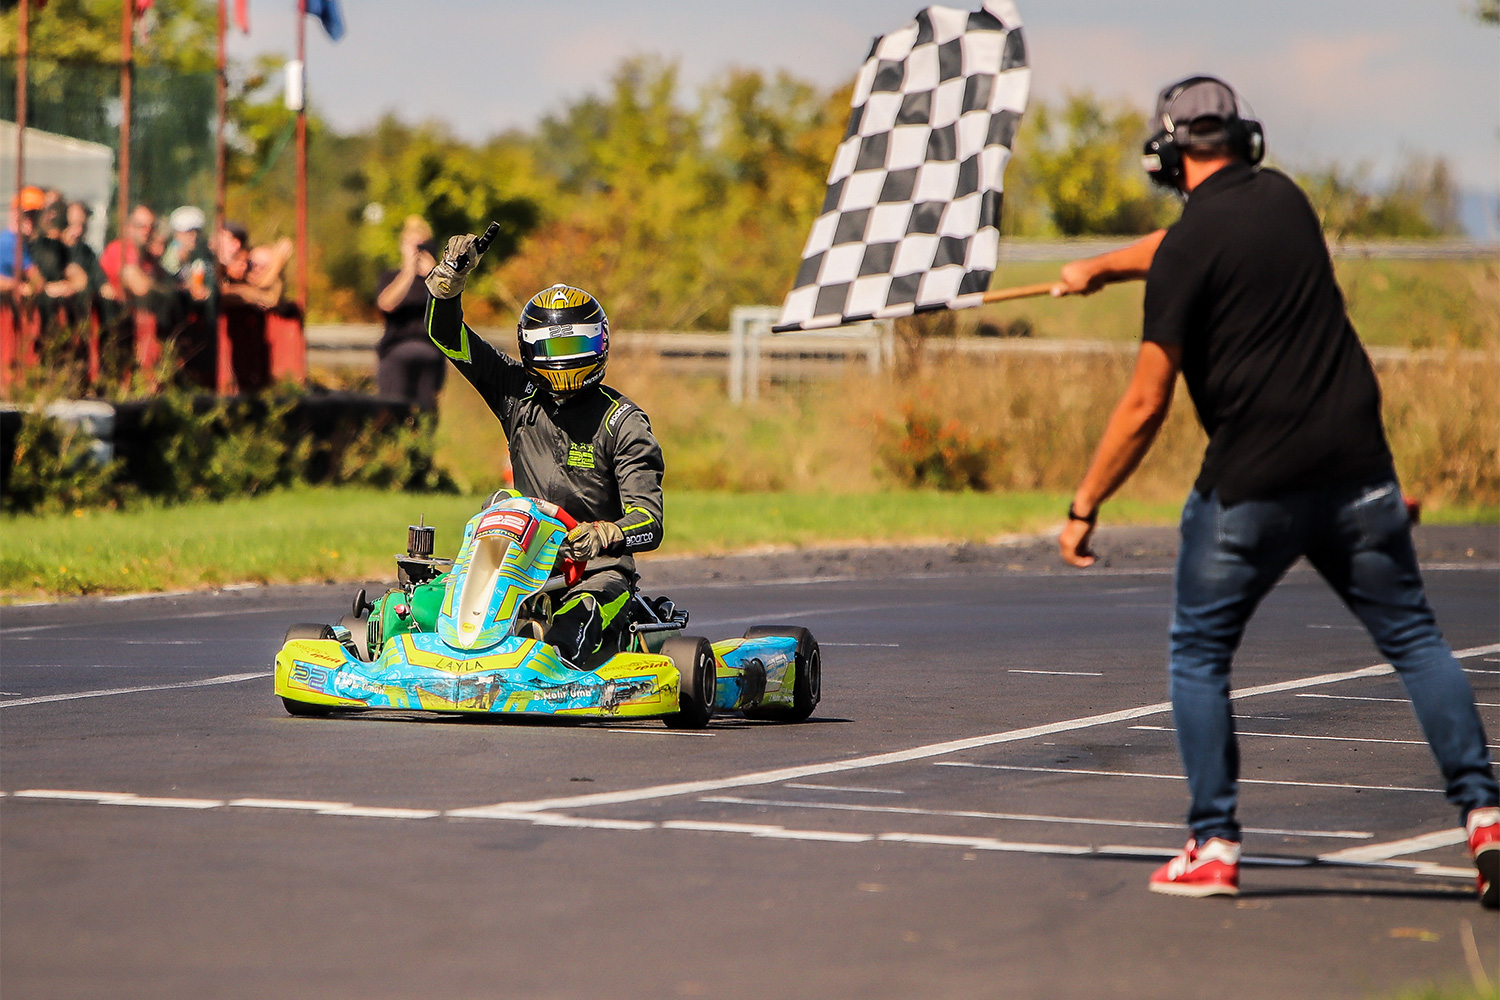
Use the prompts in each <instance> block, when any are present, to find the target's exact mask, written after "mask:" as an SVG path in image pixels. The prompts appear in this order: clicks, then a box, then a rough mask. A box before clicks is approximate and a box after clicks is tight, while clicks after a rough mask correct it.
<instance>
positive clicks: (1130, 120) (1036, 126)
mask: <svg viewBox="0 0 1500 1000" xmlns="http://www.w3.org/2000/svg"><path fill="white" fill-rule="evenodd" d="M1146 132H1147V129H1146V118H1145V116H1144V115H1143V114H1141V113H1140V112H1139V111H1137V110H1136V109H1134V108H1132V107H1130V106H1129V105H1125V104H1114V105H1111V104H1107V103H1104V102H1102V101H1100V100H1098V99H1097V98H1095V97H1094V96H1093V95H1092V94H1088V93H1083V94H1070V95H1068V96H1067V97H1066V98H1065V99H1064V101H1063V104H1062V106H1061V107H1060V108H1057V107H1054V106H1052V105H1050V104H1048V103H1047V102H1045V101H1033V102H1032V104H1031V107H1030V108H1029V109H1028V110H1027V113H1026V119H1025V124H1023V125H1022V128H1021V135H1020V136H1019V138H1018V139H1017V142H1016V149H1017V155H1016V159H1017V161H1018V165H1019V166H1020V170H1019V171H1018V172H1019V173H1020V174H1021V175H1022V178H1023V183H1022V185H1021V190H1020V191H1016V192H1015V193H1016V194H1023V193H1024V194H1025V195H1027V196H1028V197H1029V198H1031V199H1035V201H1036V202H1037V203H1045V205H1046V210H1047V215H1048V216H1049V218H1050V222H1051V224H1052V226H1053V227H1055V229H1056V231H1057V232H1058V233H1061V234H1062V235H1064V236H1086V235H1109V236H1114V235H1121V236H1131V235H1137V234H1140V233H1146V232H1150V231H1151V230H1153V229H1156V228H1158V227H1160V226H1162V225H1164V224H1166V223H1167V222H1169V221H1170V220H1171V219H1172V218H1173V217H1174V216H1175V214H1176V212H1175V207H1174V206H1173V204H1172V201H1171V198H1170V196H1167V195H1164V194H1161V193H1159V192H1157V191H1154V190H1152V188H1151V185H1150V181H1149V180H1147V178H1146V175H1145V174H1144V172H1142V170H1141V169H1140V143H1141V140H1142V138H1143V137H1144V136H1145V135H1146ZM1032 224H1033V225H1034V224H1035V223H1034V221H1033V223H1032Z"/></svg>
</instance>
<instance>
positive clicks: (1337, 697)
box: [1297, 694, 1500, 708]
mask: <svg viewBox="0 0 1500 1000" xmlns="http://www.w3.org/2000/svg"><path fill="white" fill-rule="evenodd" d="M1297 697H1298V698H1327V699H1328V700H1329V701H1390V702H1395V703H1396V704H1398V705H1409V704H1411V699H1410V698H1371V697H1369V696H1367V695H1358V694H1299V695H1298V696H1297ZM1474 707H1475V708H1500V703H1492V702H1487V701H1476V702H1475V703H1474Z"/></svg>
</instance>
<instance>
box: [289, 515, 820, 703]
mask: <svg viewBox="0 0 1500 1000" xmlns="http://www.w3.org/2000/svg"><path fill="white" fill-rule="evenodd" d="M575 524H576V522H575V521H574V520H573V518H572V517H570V516H569V515H568V514H567V512H566V511H564V510H562V509H561V508H559V507H558V506H556V505H555V504H551V503H548V502H547V501H545V500H535V499H531V498H528V497H517V496H512V497H507V498H504V499H498V500H496V501H494V502H492V503H491V504H489V505H488V506H486V507H485V509H484V510H482V511H480V512H479V513H478V514H476V515H474V517H472V518H471V519H470V520H469V523H468V525H467V526H466V527H465V528H464V539H463V544H462V546H460V548H459V550H458V555H457V557H456V558H454V559H453V560H452V561H451V562H450V561H449V560H446V559H434V558H432V552H433V547H432V543H433V529H432V528H430V527H423V526H418V527H414V528H411V529H409V530H408V536H407V537H408V543H407V554H406V556H404V557H403V556H397V557H396V561H397V567H398V581H399V586H397V587H395V588H393V589H391V590H390V591H388V592H387V593H386V594H385V595H384V596H383V597H381V598H380V599H379V600H377V601H374V602H370V601H369V600H368V599H367V597H366V594H365V591H363V590H361V591H360V592H359V594H358V595H357V596H356V597H355V599H354V614H352V615H347V616H345V617H344V619H343V620H342V621H340V622H339V623H338V624H337V625H309V624H301V625H293V626H292V627H291V628H290V629H288V630H287V633H286V640H285V643H284V644H283V645H282V647H281V651H280V652H279V653H277V654H276V671H275V678H276V681H275V683H276V694H277V695H279V696H280V697H281V700H282V703H283V704H284V705H285V706H286V710H287V711H288V712H290V713H291V714H292V715H329V714H332V713H335V712H341V711H349V710H362V709H398V710H419V711H429V712H475V713H487V714H494V715H551V716H565V717H574V718H577V717H582V718H591V717H592V718H612V719H618V718H642V717H656V718H660V719H662V720H663V721H664V722H665V723H666V724H667V725H668V726H671V727H674V728H683V729H695V728H701V727H703V726H706V725H708V722H709V720H710V719H711V718H712V717H713V715H714V713H715V712H716V711H719V710H724V711H739V712H743V713H744V714H745V715H746V716H747V717H749V718H761V719H779V720H785V721H792V722H800V721H801V720H803V719H806V718H807V717H808V716H809V715H811V714H812V711H813V709H814V708H815V707H816V706H817V704H818V699H819V696H820V693H821V687H822V659H821V656H820V654H819V651H818V644H817V641H816V640H814V639H813V636H812V633H810V632H808V631H807V630H806V629H804V628H798V627H796V626H761V627H757V628H752V629H749V630H748V631H746V632H745V634H744V636H743V637H741V638H736V639H724V640H721V641H719V642H713V643H710V642H709V641H708V640H707V639H704V638H699V637H696V636H685V635H683V634H682V630H683V628H684V626H686V625H687V621H688V613H687V612H686V611H684V610H682V609H679V608H676V607H674V606H673V604H672V602H671V601H669V600H667V599H666V598H658V599H650V598H646V597H644V596H642V595H641V594H639V593H631V594H630V596H629V598H628V599H627V603H626V606H625V608H624V609H623V610H622V611H621V612H620V613H619V614H618V615H617V616H616V618H615V620H614V622H612V623H611V627H610V629H609V630H608V631H607V632H606V636H605V642H604V645H603V646H602V647H601V649H600V650H599V651H598V652H596V653H595V654H594V655H593V656H592V657H590V659H589V661H588V662H587V663H585V664H583V667H582V669H579V668H575V667H573V666H571V665H570V664H568V663H567V661H565V660H564V659H563V658H562V657H561V656H560V655H559V654H558V652H557V650H556V649H555V648H553V647H552V646H551V645H549V644H547V643H546V642H543V641H542V640H541V635H542V634H543V632H544V631H545V629H546V627H547V625H548V623H549V622H550V619H551V613H552V609H551V604H552V601H551V596H550V595H551V594H553V593H555V592H557V591H559V590H563V589H566V588H567V587H570V586H572V585H573V584H574V583H576V582H577V581H578V580H579V579H581V578H582V576H583V571H584V568H585V567H584V566H583V565H581V564H579V563H575V562H571V561H569V560H559V559H558V547H559V546H560V544H561V543H562V541H563V538H564V537H565V536H566V535H567V533H568V531H569V530H570V529H572V528H573V527H574V526H575ZM554 570H556V571H557V572H556V573H555V575H554Z"/></svg>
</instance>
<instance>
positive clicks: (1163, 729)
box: [1130, 726, 1500, 750]
mask: <svg viewBox="0 0 1500 1000" xmlns="http://www.w3.org/2000/svg"><path fill="white" fill-rule="evenodd" d="M1130 728H1131V729H1138V730H1142V731H1144V732H1148V733H1175V732H1176V731H1177V730H1176V729H1174V728H1173V727H1171V726H1131V727H1130ZM1235 735H1236V736H1265V737H1269V738H1271V739H1277V740H1330V741H1332V742H1334V743H1392V744H1397V745H1400V746H1409V747H1425V746H1426V745H1427V741H1426V740H1381V739H1375V738H1374V737H1371V736H1309V735H1307V734H1305V733H1248V732H1238V733H1236V734H1235ZM1489 749H1491V750H1500V746H1496V745H1495V744H1489Z"/></svg>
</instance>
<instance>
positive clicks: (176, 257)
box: [162, 205, 217, 302]
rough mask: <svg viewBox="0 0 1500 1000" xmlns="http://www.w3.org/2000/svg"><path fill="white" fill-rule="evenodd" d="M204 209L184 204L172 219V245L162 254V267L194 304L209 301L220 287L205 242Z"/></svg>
mask: <svg viewBox="0 0 1500 1000" xmlns="http://www.w3.org/2000/svg"><path fill="white" fill-rule="evenodd" d="M207 221H208V220H207V219H206V218H205V217H204V215H203V210H202V209H201V208H197V207H195V206H193V205H183V206H182V207H181V208H179V209H177V210H176V211H175V212H173V213H172V214H171V216H170V222H171V228H172V242H171V243H170V244H168V245H167V249H166V252H165V253H164V254H162V267H163V268H165V269H166V271H167V273H168V274H170V275H172V276H173V277H175V278H176V279H177V283H178V285H179V286H180V287H181V288H182V289H183V291H184V292H186V294H187V296H188V298H190V299H191V300H192V301H194V302H207V301H208V300H209V298H211V297H212V295H213V292H214V288H215V286H216V285H217V280H216V275H215V273H214V272H216V271H217V268H215V267H214V266H213V263H214V261H213V256H212V254H210V253H209V250H208V247H207V246H206V245H205V243H204V240H203V227H204V225H205V224H206V223H207Z"/></svg>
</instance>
